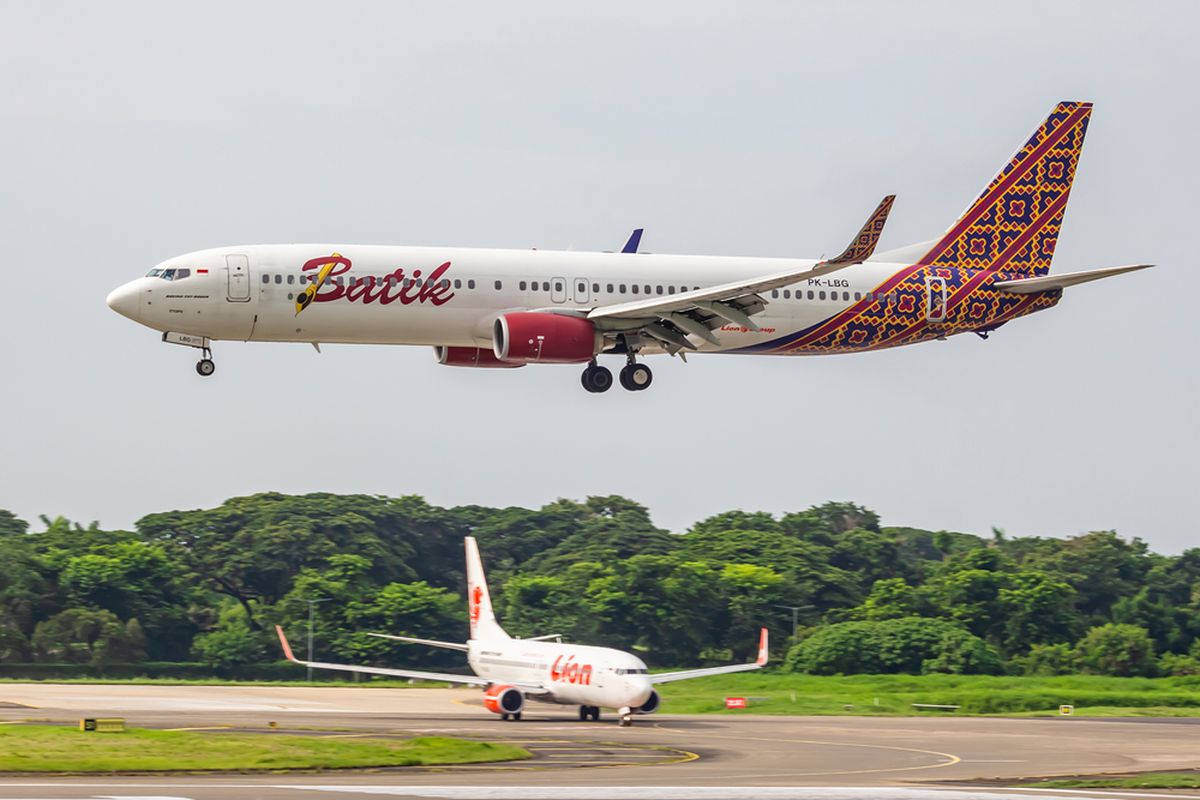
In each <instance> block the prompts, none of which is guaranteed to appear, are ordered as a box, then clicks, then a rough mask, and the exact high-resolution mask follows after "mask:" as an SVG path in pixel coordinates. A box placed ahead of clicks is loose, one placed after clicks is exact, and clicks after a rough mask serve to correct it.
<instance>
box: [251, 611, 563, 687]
mask: <svg viewBox="0 0 1200 800" xmlns="http://www.w3.org/2000/svg"><path fill="white" fill-rule="evenodd" d="M275 632H276V633H278V634H279V643H280V644H281V645H283V655H284V656H285V657H286V658H287V660H288V661H291V662H292V663H295V664H302V665H304V666H306V667H312V668H313V669H331V670H336V671H338V672H362V673H366V674H368V675H388V676H391V677H393V678H413V679H415V680H419V681H442V682H444V683H463V684H467V685H469V686H487V685H488V684H489V683H492V681H489V680H488V679H487V678H480V677H479V676H478V675H455V674H453V673H450V672H423V671H421V670H415V669H385V668H383V667H359V666H355V665H352V664H327V663H325V662H323V661H301V660H300V659H298V658H296V656H295V655H293V654H292V647H291V645H289V644H288V640H287V637H286V636H284V635H283V628H282V627H281V626H279V625H276V626H275ZM520 688H522V689H526V688H527V687H524V686H522V687H520ZM534 688H535V689H540V688H541V687H534Z"/></svg>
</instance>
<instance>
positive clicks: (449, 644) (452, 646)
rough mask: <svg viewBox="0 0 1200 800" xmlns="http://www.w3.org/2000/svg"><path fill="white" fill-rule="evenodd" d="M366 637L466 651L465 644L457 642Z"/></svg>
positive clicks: (386, 634) (384, 634)
mask: <svg viewBox="0 0 1200 800" xmlns="http://www.w3.org/2000/svg"><path fill="white" fill-rule="evenodd" d="M367 636H374V637H375V638H376V639H394V640H395V641H397V642H408V643H409V644H424V645H428V646H429V647H444V648H446V649H447V650H462V651H463V652H464V653H465V652H466V651H467V650H468V647H467V646H466V645H465V644H460V643H459V642H439V641H438V640H436V639H417V638H415V637H412V636H394V635H392V634H390V633H368V634H367Z"/></svg>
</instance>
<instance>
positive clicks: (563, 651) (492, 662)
mask: <svg viewBox="0 0 1200 800" xmlns="http://www.w3.org/2000/svg"><path fill="white" fill-rule="evenodd" d="M465 543H466V550H467V607H468V612H469V614H468V616H469V619H470V623H471V638H470V639H469V640H467V641H466V642H465V643H461V644H460V643H458V642H439V641H434V640H432V639H415V638H412V637H410V636H391V635H388V634H382V633H373V634H370V635H371V636H378V637H380V638H382V639H395V640H396V641H399V642H408V643H410V644H421V645H428V646H430V647H444V648H447V649H449V650H461V651H462V652H464V653H466V654H467V663H468V664H469V665H470V667H471V671H472V672H474V673H475V674H474V675H456V674H451V673H444V672H422V671H420V670H412V669H385V668H382V667H359V666H354V665H351V664H327V663H324V662H320V661H301V660H300V659H298V658H296V656H295V655H294V654H293V653H292V648H291V646H290V645H289V644H288V641H287V637H286V636H284V633H283V628H281V627H279V626H278V625H276V626H275V631H276V632H277V633H278V634H279V642H280V644H282V645H283V654H284V655H285V656H287V658H288V660H289V661H294V662H295V663H297V664H303V665H304V666H307V667H313V668H315V669H332V670H340V671H342V672H365V673H369V674H371V675H390V676H393V677H398V678H416V679H418V680H429V681H442V682H447V683H461V684H467V685H470V686H479V687H482V688H483V705H484V707H485V708H487V710H488V711H491V712H493V713H496V714H499V715H500V718H501V719H503V720H519V719H521V713H522V711H523V709H524V708H525V701H526V699H529V700H537V701H540V702H543V703H557V704H558V705H567V706H576V705H577V706H579V718H580V719H581V720H584V721H587V720H594V721H598V720H599V719H600V709H601V708H615V709H617V714H618V716H619V719H620V723H621V725H622V726H623V727H624V726H628V725H630V724H632V722H633V717H634V715H635V714H653V713H654V712H655V711H657V710H658V707H659V697H658V692H656V691H655V690H654V684H656V683H667V682H669V681H682V680H687V679H688V678H702V677H704V676H707V675H721V674H724V673H727V672H745V671H746V670H752V669H759V668H761V667H762V666H763V665H764V664H766V663H767V629H766V628H763V629H762V630H761V631H760V632H759V640H758V660H757V661H755V662H754V663H752V664H731V665H729V666H724V667H706V668H702V669H689V670H684V671H682V672H657V673H653V674H652V673H651V672H650V671H649V670H648V669H646V665H645V663H644V662H643V661H642V660H641V659H640V658H638V657H637V656H635V655H633V654H632V653H626V652H623V651H621V650H614V649H612V648H611V647H589V646H587V645H579V644H563V643H561V642H551V641H547V640H548V639H560V638H561V637H559V636H557V635H550V636H540V637H537V638H533V639H513V638H512V637H511V636H509V635H508V634H507V633H505V632H504V629H503V628H501V627H500V624H499V623H498V622H496V615H495V614H494V613H493V612H492V599H491V595H490V594H489V593H488V586H487V579H486V578H485V577H484V574H483V563H482V561H480V558H479V547H478V545H477V544H476V543H475V539H474V538H472V537H470V536H468V537H466V540H465Z"/></svg>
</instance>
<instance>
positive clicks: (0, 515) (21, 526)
mask: <svg viewBox="0 0 1200 800" xmlns="http://www.w3.org/2000/svg"><path fill="white" fill-rule="evenodd" d="M27 530H29V523H28V522H26V521H25V520H23V519H21V518H20V517H18V516H17V515H16V514H14V513H12V512H11V511H6V510H5V509H3V508H0V536H20V535H21V534H23V533H25V532H26V531H27Z"/></svg>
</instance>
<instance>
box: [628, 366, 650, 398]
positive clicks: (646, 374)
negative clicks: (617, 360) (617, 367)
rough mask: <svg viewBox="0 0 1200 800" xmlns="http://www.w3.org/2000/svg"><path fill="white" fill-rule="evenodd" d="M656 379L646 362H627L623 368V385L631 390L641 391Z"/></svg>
mask: <svg viewBox="0 0 1200 800" xmlns="http://www.w3.org/2000/svg"><path fill="white" fill-rule="evenodd" d="M653 380H654V374H653V373H652V372H650V368H649V367H647V366H646V365H645V364H627V365H626V366H625V368H624V369H622V370H621V386H623V387H624V388H626V389H628V390H629V391H631V392H640V391H642V390H643V389H645V388H647V387H648V386H649V385H650V382H651V381H653Z"/></svg>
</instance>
